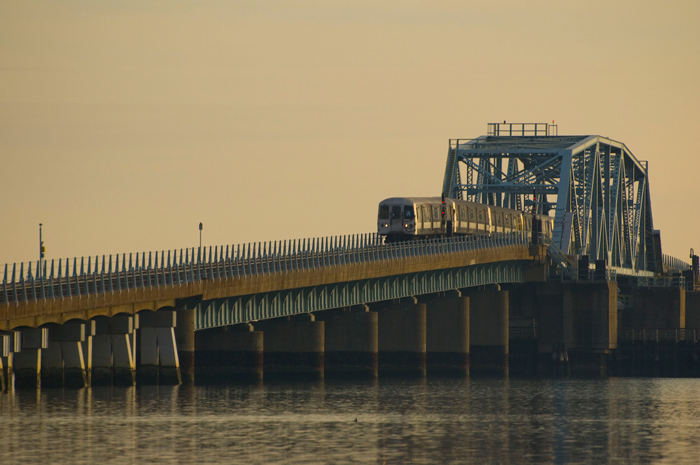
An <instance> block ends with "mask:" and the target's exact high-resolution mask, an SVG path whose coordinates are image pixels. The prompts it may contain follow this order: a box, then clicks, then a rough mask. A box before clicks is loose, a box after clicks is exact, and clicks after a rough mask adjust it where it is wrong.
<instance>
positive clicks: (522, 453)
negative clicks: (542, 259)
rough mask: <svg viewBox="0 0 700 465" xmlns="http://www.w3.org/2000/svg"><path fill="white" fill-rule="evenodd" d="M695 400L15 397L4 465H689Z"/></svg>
mask: <svg viewBox="0 0 700 465" xmlns="http://www.w3.org/2000/svg"><path fill="white" fill-rule="evenodd" d="M699 394H700V380H694V379H616V378H610V379H596V380H576V379H556V380H552V379H546V380H545V379H541V380H534V379H478V378H472V379H462V380H455V379H449V380H433V379H428V380H398V379H392V380H379V381H377V380H373V381H332V382H331V381H325V382H323V381H319V382H301V383H282V382H278V383H265V384H261V385H254V386H196V387H195V386H176V387H171V386H167V387H164V386H160V387H159V386H149V387H141V388H133V387H132V388H120V387H100V388H86V389H80V390H75V389H65V390H63V389H55V390H51V389H45V390H41V391H15V392H10V393H5V394H1V395H0V416H1V417H2V421H3V442H4V447H3V448H2V449H0V462H1V463H3V464H6V463H36V462H47V463H71V464H74V463H75V464H78V463H148V462H157V463H195V462H196V463H290V462H293V463H380V464H383V463H503V464H508V463H695V462H696V457H697V453H698V452H700V440H699V439H698V438H697V435H696V434H695V432H696V431H697V429H698V427H699V426H700V408H699V407H698V406H697V404H696V402H695V400H696V399H697V398H698V395H699ZM355 420H357V421H355Z"/></svg>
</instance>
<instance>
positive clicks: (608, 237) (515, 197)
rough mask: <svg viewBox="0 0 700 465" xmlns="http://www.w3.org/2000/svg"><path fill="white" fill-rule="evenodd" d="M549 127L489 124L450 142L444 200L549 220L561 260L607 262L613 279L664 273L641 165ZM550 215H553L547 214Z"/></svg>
mask: <svg viewBox="0 0 700 465" xmlns="http://www.w3.org/2000/svg"><path fill="white" fill-rule="evenodd" d="M556 129H557V127H556V126H554V125H550V124H547V123H517V124H515V123H505V122H504V123H492V124H489V126H488V131H487V132H488V133H487V135H486V136H481V137H478V138H476V139H451V140H450V147H449V151H448V154H447V164H446V168H445V178H444V183H443V194H444V195H446V196H448V197H451V198H458V199H465V200H470V201H474V202H480V203H484V204H488V205H496V206H503V207H507V208H513V209H517V210H524V209H525V208H527V211H531V209H530V208H528V207H532V208H533V209H536V211H537V212H538V213H544V214H549V215H550V216H553V217H554V231H553V242H554V244H555V245H556V247H558V249H559V250H561V251H562V252H563V253H564V254H569V255H588V256H589V257H590V259H591V261H592V262H593V261H594V260H605V261H606V263H607V266H608V267H610V268H617V269H618V273H620V272H621V273H622V274H631V275H651V274H652V273H653V272H656V271H659V272H660V271H662V267H663V265H662V263H661V250H660V241H655V238H654V228H653V218H652V213H651V199H650V196H649V179H648V165H647V162H644V161H639V160H637V159H636V158H635V157H634V155H632V152H630V151H629V149H628V148H627V147H626V146H625V144H623V143H621V142H616V141H614V140H611V139H609V138H607V137H603V136H596V135H587V136H585V135H584V136H559V135H555V134H558V131H557V130H556ZM552 210H553V214H552Z"/></svg>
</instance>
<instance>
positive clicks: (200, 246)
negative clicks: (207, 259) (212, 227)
mask: <svg viewBox="0 0 700 465" xmlns="http://www.w3.org/2000/svg"><path fill="white" fill-rule="evenodd" d="M202 229H204V225H203V224H202V223H201V222H200V223H199V261H200V262H201V261H202Z"/></svg>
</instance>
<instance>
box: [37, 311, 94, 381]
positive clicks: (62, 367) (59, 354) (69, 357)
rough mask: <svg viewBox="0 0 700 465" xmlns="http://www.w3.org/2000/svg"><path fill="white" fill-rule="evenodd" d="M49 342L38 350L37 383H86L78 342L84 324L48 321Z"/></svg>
mask: <svg viewBox="0 0 700 465" xmlns="http://www.w3.org/2000/svg"><path fill="white" fill-rule="evenodd" d="M47 329H48V330H49V343H48V347H47V349H46V350H43V351H42V352H41V366H42V368H41V383H42V385H43V386H46V387H62V386H66V387H75V388H83V387H86V386H87V385H88V379H87V373H86V370H85V358H84V356H83V346H82V342H84V341H85V324H83V323H74V322H71V323H64V324H52V325H50V326H48V328H47Z"/></svg>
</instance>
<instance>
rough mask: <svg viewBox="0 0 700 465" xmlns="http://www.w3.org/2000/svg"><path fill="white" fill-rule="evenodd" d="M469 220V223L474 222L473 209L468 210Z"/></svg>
mask: <svg viewBox="0 0 700 465" xmlns="http://www.w3.org/2000/svg"><path fill="white" fill-rule="evenodd" d="M469 219H470V220H471V221H474V209H473V208H470V209H469Z"/></svg>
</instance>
